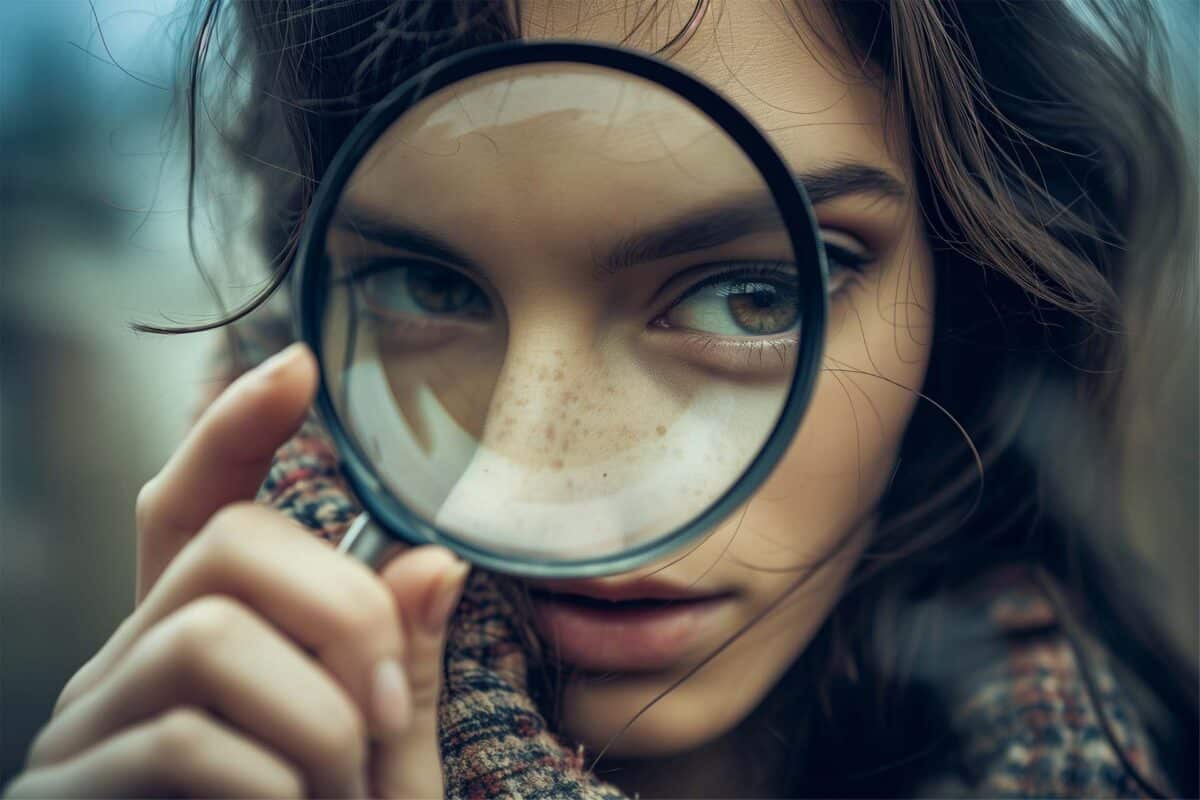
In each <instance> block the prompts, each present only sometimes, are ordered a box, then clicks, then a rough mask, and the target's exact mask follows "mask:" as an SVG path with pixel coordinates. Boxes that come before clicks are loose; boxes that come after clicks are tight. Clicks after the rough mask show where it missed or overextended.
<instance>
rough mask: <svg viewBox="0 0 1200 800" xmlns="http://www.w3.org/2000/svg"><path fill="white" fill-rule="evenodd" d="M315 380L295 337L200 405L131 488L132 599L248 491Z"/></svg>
mask: <svg viewBox="0 0 1200 800" xmlns="http://www.w3.org/2000/svg"><path fill="white" fill-rule="evenodd" d="M316 385H317V368H316V361H315V359H314V358H313V356H312V353H311V352H309V350H308V348H307V347H305V346H304V345H302V344H299V343H297V344H293V345H292V346H290V347H288V348H287V349H285V350H283V351H282V352H280V353H278V354H277V355H275V356H274V357H272V358H270V359H268V360H267V361H265V362H263V363H262V364H260V365H259V366H258V367H256V368H255V369H253V370H250V371H249V372H247V373H245V374H244V375H242V376H241V377H240V378H238V379H237V380H236V381H234V382H233V384H231V385H230V386H229V388H228V389H226V390H225V391H224V392H223V393H222V394H221V396H220V397H218V398H217V399H216V400H215V401H214V402H213V403H212V405H210V406H209V407H208V408H207V409H206V410H205V412H204V414H203V415H201V417H200V419H199V420H198V421H197V422H196V424H195V425H194V426H193V427H192V430H191V431H190V432H189V433H188V435H187V438H186V439H184V441H183V444H181V445H180V446H179V449H178V450H176V451H175V453H174V454H173V455H172V456H171V458H170V460H168V461H167V464H166V466H164V467H163V468H162V470H161V471H160V472H159V473H158V475H156V476H154V477H153V478H151V479H150V481H149V482H148V483H147V484H146V485H145V487H143V488H142V491H141V492H140V493H139V495H138V502H137V527H138V580H137V599H138V602H141V599H142V598H143V597H145V596H146V593H147V592H148V591H149V590H150V587H151V586H153V585H154V582H155V581H156V580H158V576H159V575H161V574H162V571H163V570H164V569H165V568H166V566H167V564H168V563H170V561H171V560H172V559H173V558H174V557H175V555H176V554H177V553H178V552H179V551H180V550H182V549H183V546H184V545H186V544H187V543H188V541H189V540H190V539H191V538H192V537H193V536H194V535H195V533H196V532H197V531H198V530H200V529H201V528H202V527H203V526H204V524H205V523H206V522H207V521H208V519H209V517H211V516H212V515H213V514H214V513H216V512H217V511H218V510H219V509H221V508H222V507H224V506H226V505H229V504H230V503H233V502H235V501H238V500H249V499H253V497H254V495H255V492H256V491H257V489H258V486H259V484H261V483H262V480H263V476H264V475H265V474H266V472H267V470H268V469H269V468H270V465H271V460H272V458H273V456H274V454H275V451H276V450H277V449H278V448H279V446H280V445H282V444H283V443H284V442H286V441H287V440H288V439H289V438H291V436H292V435H293V434H294V433H295V432H296V430H297V429H298V428H299V427H300V424H301V423H302V422H303V421H304V418H305V416H306V415H307V413H308V408H309V405H310V404H311V402H312V397H313V394H314V393H315V391H316Z"/></svg>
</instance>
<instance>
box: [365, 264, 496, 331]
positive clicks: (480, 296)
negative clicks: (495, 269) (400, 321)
mask: <svg viewBox="0 0 1200 800" xmlns="http://www.w3.org/2000/svg"><path fill="white" fill-rule="evenodd" d="M358 282H359V285H360V286H361V287H362V293H363V296H364V298H365V300H366V302H367V305H368V307H369V308H370V309H371V311H372V312H373V313H374V314H376V315H377V316H380V317H384V318H391V317H403V316H432V315H439V316H456V317H487V316H488V315H489V314H490V311H491V304H490V303H489V302H488V298H487V295H485V294H484V293H483V291H482V290H481V289H480V288H479V287H478V286H477V285H476V284H475V283H474V281H472V280H471V279H470V278H468V277H467V276H465V275H463V274H462V273H460V272H456V271H455V270H452V269H447V268H445V267H440V266H437V265H435V264H428V263H425V264H410V265H396V264H392V265H388V266H386V267H381V268H378V269H374V268H368V270H367V271H366V274H362V275H361V276H360V277H359V278H358Z"/></svg>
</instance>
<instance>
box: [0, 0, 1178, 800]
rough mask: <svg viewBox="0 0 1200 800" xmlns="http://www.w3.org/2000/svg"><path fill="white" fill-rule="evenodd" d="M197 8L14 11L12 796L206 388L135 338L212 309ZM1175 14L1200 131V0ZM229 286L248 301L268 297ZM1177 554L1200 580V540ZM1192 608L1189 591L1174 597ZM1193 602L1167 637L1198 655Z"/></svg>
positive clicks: (94, 640) (3, 585)
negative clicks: (202, 182) (195, 255)
mask: <svg viewBox="0 0 1200 800" xmlns="http://www.w3.org/2000/svg"><path fill="white" fill-rule="evenodd" d="M746 1H747V2H758V1H759V0H746ZM177 6H178V7H177ZM187 6H190V0H178V4H177V3H176V1H175V0H95V1H94V2H93V3H89V2H87V0H2V2H0V254H2V255H0V784H3V783H5V782H6V781H7V779H9V778H11V777H12V776H13V775H14V773H15V772H16V771H17V770H18V769H19V768H20V765H21V764H22V763H23V760H24V756H25V752H26V750H27V748H28V746H29V742H30V739H31V738H32V736H33V735H34V734H35V733H36V731H37V730H38V729H39V728H40V727H41V725H43V724H44V723H45V721H46V719H47V718H48V716H49V713H50V710H51V708H52V706H53V703H54V700H55V699H56V697H57V694H58V692H59V690H60V689H61V687H62V685H63V684H64V683H65V681H66V680H67V679H68V678H69V677H70V675H71V674H72V673H73V672H74V671H75V670H77V669H78V668H79V666H80V665H82V663H83V662H84V661H86V660H87V658H88V657H89V656H90V655H91V654H93V653H94V652H95V651H96V650H97V649H98V648H99V647H100V646H101V644H102V643H103V642H104V641H105V640H106V639H107V638H108V636H109V635H110V634H111V632H112V630H113V629H114V628H115V627H116V625H117V624H118V623H119V622H120V620H121V619H122V618H123V617H124V616H125V615H127V614H128V613H129V611H130V610H131V609H132V605H133V591H134V588H133V587H134V550H133V547H134V527H133V504H134V498H135V496H136V494H137V491H138V489H139V488H140V486H141V485H142V484H143V483H144V482H145V481H146V480H147V479H148V478H149V477H150V476H151V475H153V474H154V473H155V472H156V471H157V470H158V469H159V467H160V466H161V465H162V463H163V462H164V461H165V460H166V458H167V457H168V455H169V454H170V452H171V451H172V450H173V449H174V447H175V446H176V444H177V443H178V442H179V440H180V439H181V437H182V436H183V434H184V432H185V430H186V427H187V424H188V421H189V419H190V417H191V414H192V412H193V410H194V408H195V405H196V402H197V400H198V398H199V397H201V396H202V395H203V394H204V392H205V387H206V385H208V384H211V382H212V379H213V376H212V375H211V374H209V367H207V366H206V362H205V356H206V354H207V353H208V352H209V351H210V350H211V349H212V348H213V347H214V346H215V345H216V342H217V339H216V337H217V336H218V335H219V334H198V335H188V336H154V335H138V334H134V333H133V332H131V330H130V328H129V323H130V322H131V321H151V322H159V323H162V322H167V321H176V322H181V321H193V320H195V319H201V318H205V317H207V316H210V315H212V314H213V313H214V312H215V310H216V309H215V306H214V303H213V301H212V299H211V297H210V295H209V294H208V292H207V291H206V290H205V288H204V284H203V282H202V281H201V280H200V277H199V274H198V272H197V270H196V267H195V264H194V262H193V259H192V256H191V253H190V251H189V247H188V240H187V217H186V213H185V208H186V204H187V195H186V178H185V175H186V172H185V155H186V151H185V150H184V147H183V140H182V138H181V137H179V136H177V135H174V131H173V129H172V128H171V125H170V119H171V117H170V112H171V110H172V105H173V102H174V99H175V98H174V95H173V92H172V90H171V87H172V86H173V85H174V83H175V76H176V74H177V70H178V66H179V63H180V62H181V59H182V53H181V49H182V46H181V40H182V37H183V36H184V35H185V33H186V29H187V26H186V24H185V23H186V21H187V20H186V17H187V11H188V8H187ZM1161 8H1162V10H1163V13H1164V14H1165V16H1166V17H1167V20H1168V24H1169V27H1170V30H1171V32H1172V35H1173V36H1174V38H1175V45H1176V51H1177V53H1178V59H1177V61H1178V63H1177V67H1176V71H1177V75H1178V76H1179V78H1180V80H1179V85H1180V98H1179V102H1180V109H1181V113H1182V114H1183V115H1184V117H1185V119H1187V120H1190V122H1189V123H1188V127H1189V130H1190V131H1192V132H1193V133H1194V132H1195V131H1196V130H1197V129H1198V126H1197V101H1196V73H1197V66H1196V50H1197V45H1198V44H1200V2H1198V0H1162V1H1161ZM202 199H203V198H202ZM214 230H216V231H221V230H223V228H221V227H220V226H215V227H214V226H213V225H210V224H209V223H208V222H207V221H206V220H205V219H203V215H202V219H201V221H200V223H199V224H198V225H197V226H196V232H197V235H198V236H199V238H200V242H199V245H200V247H201V248H202V249H204V248H206V247H211V246H212V245H219V244H221V242H220V241H219V239H220V236H219V235H217V234H214V233H213V231H214ZM235 266H236V269H235V270H233V272H234V273H235V274H241V275H243V276H257V275H259V273H258V272H257V271H256V266H255V265H254V264H249V263H238V264H236V265H235ZM219 271H220V270H219ZM226 288H227V289H229V290H230V291H231V292H232V295H233V298H234V301H235V302H236V297H237V295H238V294H239V293H241V292H242V291H245V292H246V293H250V292H252V291H253V289H254V288H255V286H254V285H253V284H247V285H243V286H239V285H237V284H235V283H232V282H230V283H229V284H227V285H226ZM1183 430H1184V431H1195V430H1196V427H1195V420H1194V419H1193V420H1189V421H1186V424H1185V425H1184V426H1183ZM1191 447H1192V452H1193V453H1195V452H1196V446H1195V443H1193V444H1192V445H1191ZM1191 523H1192V524H1193V526H1194V524H1195V523H1196V519H1195V518H1194V517H1193V518H1192V520H1191ZM1185 533H1187V535H1189V536H1192V537H1195V536H1197V535H1198V533H1197V531H1195V530H1194V529H1193V530H1192V531H1190V533H1189V532H1185ZM1147 555H1149V556H1151V557H1162V556H1166V558H1167V560H1168V561H1170V559H1171V558H1172V556H1171V554H1169V553H1162V552H1155V551H1154V548H1153V546H1151V548H1150V551H1149V552H1148V553H1147ZM1177 560H1178V559H1177ZM1179 563H1181V564H1182V567H1183V569H1185V570H1186V569H1191V570H1193V571H1194V570H1195V547H1194V545H1193V546H1192V548H1191V550H1190V554H1187V553H1185V554H1184V558H1183V559H1182V561H1181V562H1179ZM1177 568H1178V565H1177ZM1187 580H1188V578H1187V576H1186V575H1185V576H1184V581H1185V582H1186V581H1187ZM1192 580H1194V574H1193V575H1192ZM1194 596H1195V595H1194V584H1193V585H1191V588H1189V589H1187V591H1186V593H1185V594H1184V595H1182V596H1181V597H1183V598H1185V602H1190V603H1191V605H1192V606H1194V605H1195V601H1194V599H1193V598H1194ZM1168 600H1169V601H1170V602H1171V603H1174V604H1176V605H1177V606H1178V603H1179V602H1180V600H1179V597H1177V596H1175V595H1168ZM1184 611H1185V613H1183V614H1181V615H1180V616H1179V618H1178V619H1177V620H1174V621H1173V625H1174V627H1175V630H1176V634H1177V635H1179V636H1181V637H1184V638H1185V639H1186V640H1188V641H1189V642H1191V643H1192V646H1193V647H1194V641H1195V630H1194V628H1195V624H1196V622H1195V620H1196V614H1195V609H1194V608H1190V609H1189V608H1186V607H1185V608H1184Z"/></svg>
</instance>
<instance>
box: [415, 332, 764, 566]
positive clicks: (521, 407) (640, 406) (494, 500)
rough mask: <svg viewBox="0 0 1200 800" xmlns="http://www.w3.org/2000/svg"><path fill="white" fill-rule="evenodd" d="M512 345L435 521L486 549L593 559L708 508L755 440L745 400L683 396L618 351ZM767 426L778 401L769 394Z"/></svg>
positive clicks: (698, 391) (727, 395)
mask: <svg viewBox="0 0 1200 800" xmlns="http://www.w3.org/2000/svg"><path fill="white" fill-rule="evenodd" d="M543 341H545V339H539V341H538V342H537V343H536V345H534V346H530V345H529V343H528V342H526V343H521V342H518V341H515V340H514V341H510V346H509V350H508V354H507V356H506V360H505V364H504V366H503V368H502V369H501V372H500V376H499V380H498V382H497V384H496V388H495V390H494V394H493V397H492V399H491V403H490V406H489V410H488V418H487V421H486V423H485V425H484V428H483V434H482V437H481V441H480V443H479V446H478V447H477V448H476V450H475V452H474V454H473V456H472V457H471V459H470V461H469V463H468V464H467V466H466V468H465V469H464V470H463V472H462V474H461V476H460V477H459V479H458V480H457V482H455V484H454V486H453V487H452V488H451V490H450V492H449V493H448V495H447V496H446V499H445V501H444V503H443V504H442V505H441V507H440V509H439V510H438V512H437V514H436V517H435V522H436V523H437V524H438V525H439V526H440V527H442V528H444V529H448V530H451V531H453V532H454V533H455V534H456V535H457V536H459V537H461V538H464V539H467V540H468V541H471V542H473V543H475V544H477V545H479V546H481V547H486V548H488V549H490V550H492V551H495V550H501V551H503V552H506V553H507V554H509V555H517V556H525V557H536V558H539V559H542V560H562V561H571V560H579V559H585V558H596V557H601V556H604V555H606V554H610V553H613V552H617V551H620V550H625V549H628V548H630V547H634V546H637V545H639V544H643V543H646V542H649V541H651V540H653V539H655V538H658V537H659V536H662V535H665V534H666V533H669V532H670V531H672V530H674V529H676V528H678V527H680V526H681V525H683V524H684V523H685V522H687V521H689V520H690V519H692V518H693V517H695V516H696V515H697V514H698V513H699V512H700V511H702V510H704V509H705V508H707V507H708V506H709V505H710V504H711V503H712V502H714V501H715V500H716V499H717V498H718V497H719V496H721V495H722V494H723V493H724V492H725V491H726V490H727V489H728V487H729V486H730V485H731V484H732V483H733V482H734V480H736V477H737V476H738V475H740V473H741V471H742V469H744V467H745V466H746V464H748V463H749V460H750V458H751V457H752V456H753V453H754V452H756V451H757V448H758V446H759V445H760V444H761V442H762V441H763V436H762V434H761V433H756V432H754V431H751V430H749V429H747V428H746V426H745V424H744V419H745V418H746V416H747V412H749V416H750V418H758V419H761V418H762V417H763V416H764V415H763V414H762V413H755V412H758V411H760V409H759V408H758V404H759V402H761V401H756V400H755V399H754V397H752V396H750V397H747V396H746V395H744V394H739V393H737V392H730V391H728V389H727V387H726V389H725V390H722V389H720V388H715V387H713V386H706V385H704V384H699V385H693V386H690V387H687V388H685V387H683V386H681V385H678V383H677V382H672V381H671V380H668V379H666V378H665V377H664V376H663V374H662V373H661V372H659V371H656V370H654V369H648V368H647V367H646V366H645V364H644V363H643V362H641V361H640V360H639V359H638V358H637V357H636V356H635V355H634V354H632V353H628V352H624V351H623V350H622V349H621V346H620V345H613V346H611V347H603V346H601V347H597V346H595V345H594V344H588V343H571V342H568V341H563V340H562V339H559V340H558V343H557V344H556V345H554V346H553V347H544V346H540V345H541V343H542V342H543ZM769 402H770V403H771V404H772V413H770V414H767V415H765V416H766V417H767V419H768V421H773V419H774V413H773V412H774V410H776V403H777V400H776V398H774V397H771V398H770V400H769Z"/></svg>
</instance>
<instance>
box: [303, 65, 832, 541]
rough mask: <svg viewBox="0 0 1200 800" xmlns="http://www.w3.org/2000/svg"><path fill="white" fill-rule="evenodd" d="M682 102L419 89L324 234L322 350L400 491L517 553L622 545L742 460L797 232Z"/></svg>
mask: <svg viewBox="0 0 1200 800" xmlns="http://www.w3.org/2000/svg"><path fill="white" fill-rule="evenodd" d="M771 197H772V195H771V194H770V192H769V191H768V190H767V187H766V185H765V184H764V181H763V178H762V176H761V175H760V174H759V172H758V171H757V169H756V168H755V167H754V165H753V163H752V162H751V161H750V160H749V159H748V158H747V157H746V155H745V154H744V153H743V152H742V151H741V149H740V148H739V147H738V146H737V145H736V144H735V143H734V142H733V141H731V140H730V139H729V137H728V136H727V135H726V134H725V133H724V131H723V130H721V129H720V128H719V127H717V126H716V125H714V123H713V122H712V121H711V120H710V119H709V118H708V117H707V116H705V115H704V114H702V113H700V112H699V111H698V110H697V109H696V108H695V107H693V106H692V105H691V104H690V103H689V102H687V101H685V100H683V99H682V98H681V97H679V96H677V95H675V94H673V93H671V92H669V91H668V90H666V89H665V88H663V87H660V86H657V85H655V84H652V83H649V82H647V81H644V80H642V79H640V78H637V77H635V76H633V75H630V74H626V73H622V72H618V71H616V70H611V69H607V68H601V67H594V66H587V65H582V64H530V65H522V66H519V67H510V68H506V69H500V70H494V71H492V72H488V73H485V74H482V75H476V76H474V77H472V78H470V79H468V80H465V81H462V82H460V83H458V84H455V85H453V86H451V87H449V88H447V89H443V90H442V91H440V92H438V93H436V94H434V95H432V96H431V97H429V98H426V99H425V100H423V101H421V102H420V103H419V104H418V105H416V106H415V107H414V108H412V109H411V110H410V111H409V112H408V113H406V114H404V115H403V116H401V117H400V118H399V119H398V120H397V121H396V122H395V123H394V124H393V125H392V127H391V128H390V129H388V130H387V131H386V132H385V133H384V134H383V135H382V136H380V137H379V138H378V139H377V140H376V141H375V143H374V144H373V146H372V147H371V149H370V150H369V152H367V154H366V156H365V157H364V158H363V159H362V160H361V161H360V162H359V164H358V166H357V167H356V168H355V171H354V173H353V175H352V176H351V178H350V180H349V181H348V182H347V184H346V186H345V188H344V190H343V192H342V195H341V197H340V198H339V201H338V206H337V209H336V212H335V213H334V214H333V218H332V221H331V223H330V227H329V230H328V231H327V233H326V235H325V239H324V247H325V256H326V260H327V262H328V265H329V266H328V270H327V282H328V283H327V286H326V292H325V306H324V308H323V310H322V320H321V321H322V331H323V333H322V342H321V350H322V353H323V365H324V368H325V374H326V381H327V383H328V386H329V389H330V394H331V396H332V398H333V401H334V404H335V406H336V410H337V414H338V417H339V419H340V420H341V422H342V424H343V426H344V427H345V428H346V429H347V430H348V431H349V433H350V435H351V436H352V437H353V438H354V440H355V441H356V442H357V444H358V446H359V448H360V449H361V451H362V452H363V453H365V454H366V456H367V458H369V459H370V461H371V466H372V468H373V470H374V472H375V474H376V475H377V476H378V477H379V479H380V480H381V481H382V482H383V483H384V484H385V485H386V487H387V489H388V490H389V491H390V492H391V493H392V494H393V495H394V496H395V497H396V498H397V499H398V500H400V501H401V502H402V503H403V504H404V505H405V506H407V507H408V508H410V509H412V510H414V511H415V512H417V513H418V514H419V515H420V516H422V517H423V518H424V519H425V520H426V521H427V522H429V523H430V524H432V525H435V526H437V527H438V528H439V529H441V530H442V531H444V532H446V533H447V534H448V535H450V536H452V537H454V538H456V539H458V540H459V541H462V542H466V543H469V544H471V545H473V546H475V547H478V548H483V549H486V550H488V551H489V552H493V553H496V554H498V555H500V556H511V557H520V558H532V559H538V560H541V561H544V562H558V561H562V562H569V561H576V560H580V559H589V558H592V559H594V558H600V557H605V556H613V555H616V554H620V553H623V552H626V551H628V550H630V549H632V548H637V547H640V546H643V545H646V544H648V543H651V542H654V541H656V540H658V539H660V538H661V537H663V536H665V535H667V534H669V533H671V532H672V531H674V530H676V529H678V528H680V527H681V526H683V525H686V524H687V523H689V522H691V521H692V520H693V519H695V518H696V517H697V516H698V515H699V514H701V513H702V512H704V511H705V510H706V509H708V508H709V507H710V506H712V505H713V503H715V502H716V501H717V500H718V499H719V498H721V497H722V496H723V495H724V494H725V493H726V492H728V491H729V489H730V487H731V486H733V485H734V483H735V482H736V481H737V480H738V479H739V478H740V477H741V476H742V474H743V473H744V471H745V470H746V469H747V467H748V466H749V465H750V464H751V463H752V462H753V460H754V459H755V457H756V456H757V454H758V452H759V450H760V449H761V448H762V446H763V444H764V443H765V442H766V440H767V438H768V437H769V436H770V434H771V432H772V430H773V429H774V427H775V425H776V422H777V421H778V419H779V417H780V413H781V411H782V409H783V407H784V404H785V401H786V399H787V397H788V392H789V389H790V387H791V382H792V379H793V376H794V371H795V365H796V362H797V353H798V350H799V345H800V336H801V329H802V327H803V320H802V319H801V315H800V296H799V290H798V285H799V281H798V279H797V274H798V270H799V269H811V268H812V263H811V260H810V259H806V260H805V261H804V263H798V259H797V258H796V256H795V254H794V253H793V252H792V248H791V239H790V237H789V234H788V230H787V228H786V226H785V225H784V223H783V221H782V219H781V217H780V214H779V212H778V211H777V210H776V208H775V207H774V204H773V203H772V201H771Z"/></svg>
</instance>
